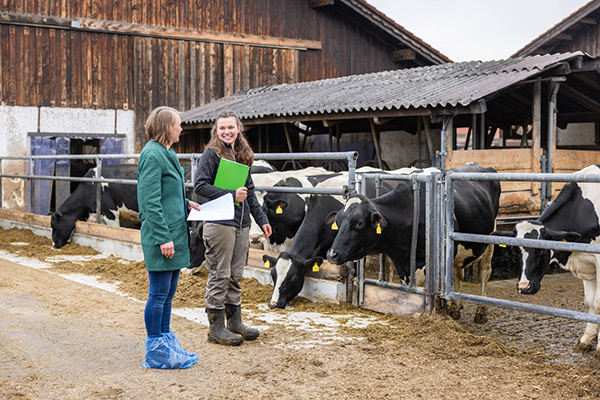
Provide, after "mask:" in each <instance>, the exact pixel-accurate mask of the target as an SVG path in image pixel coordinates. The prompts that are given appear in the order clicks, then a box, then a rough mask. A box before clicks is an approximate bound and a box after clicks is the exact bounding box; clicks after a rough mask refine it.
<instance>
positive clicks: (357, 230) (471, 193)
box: [327, 163, 500, 322]
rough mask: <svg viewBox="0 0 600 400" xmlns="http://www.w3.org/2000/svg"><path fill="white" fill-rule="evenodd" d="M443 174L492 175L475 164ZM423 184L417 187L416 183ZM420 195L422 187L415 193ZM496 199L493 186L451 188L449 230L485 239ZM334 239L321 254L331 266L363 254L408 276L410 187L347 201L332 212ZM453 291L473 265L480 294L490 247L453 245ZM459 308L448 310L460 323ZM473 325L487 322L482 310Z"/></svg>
mask: <svg viewBox="0 0 600 400" xmlns="http://www.w3.org/2000/svg"><path fill="white" fill-rule="evenodd" d="M449 171H457V172H487V173H489V172H496V171H495V170H494V169H492V168H483V167H480V166H479V165H477V164H475V163H470V164H466V165H463V166H461V167H458V168H453V169H450V170H449ZM421 185H423V184H421ZM421 189H422V190H421V193H424V192H425V190H424V188H421ZM424 197H425V196H421V202H422V204H421V206H420V215H419V230H418V232H419V233H418V239H417V252H416V267H417V268H421V267H423V266H425V204H424V201H425V200H424ZM499 198H500V183H499V182H497V181H456V182H455V183H454V218H455V226H454V228H455V231H457V232H461V233H474V234H486V235H487V234H490V233H491V232H492V231H493V230H494V227H495V220H496V215H497V214H498V206H499ZM335 221H336V224H337V226H338V227H339V231H338V233H337V236H336V238H335V240H334V242H333V244H332V246H331V248H330V249H329V251H328V252H327V259H328V260H329V261H330V262H333V263H336V264H343V263H345V262H347V261H351V260H357V259H360V258H363V257H365V256H367V255H369V254H374V253H385V254H386V255H388V256H389V257H390V258H391V260H392V262H393V263H394V266H395V267H396V270H397V272H398V275H399V277H400V278H401V279H403V280H406V279H408V277H409V276H410V247H411V246H410V245H411V233H412V225H413V190H412V183H411V182H406V181H401V182H400V184H399V185H398V186H397V187H396V188H395V189H394V190H393V191H392V192H390V193H387V194H385V195H383V196H380V197H377V198H375V199H372V200H369V199H368V198H366V197H364V196H361V195H357V196H354V197H351V198H350V199H349V200H348V201H347V202H346V204H345V206H344V208H343V209H342V210H341V211H339V212H338V213H337V215H336V216H335ZM454 251H455V255H456V256H455V258H454V272H455V287H456V289H457V290H458V291H460V283H461V281H462V278H463V276H464V268H465V267H468V266H470V265H471V264H473V263H474V262H478V265H479V279H480V293H481V294H482V295H486V292H487V281H488V279H489V277H490V275H491V259H492V252H493V245H487V244H482V243H470V242H455V249H454ZM461 307H462V306H461V305H460V303H452V304H451V305H450V313H451V315H452V317H453V318H455V319H457V318H460V308H461ZM475 321H476V322H486V321H487V309H486V308H485V306H479V307H478V309H477V311H476V315H475Z"/></svg>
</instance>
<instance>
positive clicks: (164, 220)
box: [137, 107, 200, 369]
mask: <svg viewBox="0 0 600 400" xmlns="http://www.w3.org/2000/svg"><path fill="white" fill-rule="evenodd" d="M145 128H146V135H147V136H148V139H149V141H148V143H147V144H146V146H144V149H143V150H142V152H141V154H140V159H139V163H138V185H137V194H138V205H139V211H140V213H139V215H138V218H139V220H140V221H141V222H142V227H141V239H142V240H141V241H142V250H143V251H144V262H145V264H146V270H148V278H149V280H150V289H149V291H148V301H147V303H146V308H145V310H144V321H145V324H146V333H147V334H148V337H147V339H146V341H145V346H146V359H145V362H144V363H143V364H142V366H143V367H145V368H167V369H176V368H188V367H190V366H192V365H193V364H195V363H196V361H198V355H197V354H196V353H191V352H188V351H185V350H183V348H182V347H181V345H180V344H179V341H178V340H177V337H176V336H175V334H174V333H173V332H172V331H171V328H170V322H171V306H172V301H173V296H174V294H175V290H176V289H177V283H178V281H179V270H180V269H181V268H184V267H187V266H189V265H190V251H189V232H188V226H187V221H186V217H187V212H188V209H191V208H195V209H197V210H199V209H200V206H199V205H198V203H196V202H193V201H189V200H187V199H186V198H185V180H184V176H183V170H182V168H181V165H180V164H179V160H178V159H177V155H176V154H175V150H173V149H172V148H171V145H172V144H173V143H176V142H178V141H179V135H180V134H181V118H180V117H179V113H178V112H177V110H175V109H173V108H170V107H158V108H156V109H154V110H153V111H152V112H151V113H150V115H149V116H148V119H147V121H146V125H145Z"/></svg>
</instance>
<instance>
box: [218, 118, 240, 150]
mask: <svg viewBox="0 0 600 400" xmlns="http://www.w3.org/2000/svg"><path fill="white" fill-rule="evenodd" d="M239 132H240V128H239V127H238V125H237V121H236V118H235V117H226V118H219V119H218V120H217V136H218V137H219V139H221V141H222V142H224V143H227V144H229V145H233V143H235V140H236V139H237V137H238V133H239Z"/></svg>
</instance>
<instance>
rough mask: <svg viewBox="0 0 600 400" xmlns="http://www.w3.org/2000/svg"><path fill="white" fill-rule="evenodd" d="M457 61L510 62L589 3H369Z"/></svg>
mask: <svg viewBox="0 0 600 400" xmlns="http://www.w3.org/2000/svg"><path fill="white" fill-rule="evenodd" d="M367 2H368V3H369V4H371V5H372V6H374V7H375V8H377V9H378V10H379V11H381V12H383V13H384V14H386V15H387V16H388V17H389V18H391V19H393V20H394V21H395V22H396V23H397V24H398V25H401V26H402V27H404V28H405V29H407V30H409V31H410V32H412V33H413V34H414V35H416V36H417V37H418V38H419V39H421V40H423V41H424V42H425V43H427V44H429V45H430V46H431V47H433V48H434V49H436V50H437V51H439V52H440V53H442V54H443V55H445V56H446V57H448V58H450V59H451V60H452V61H473V60H481V61H489V60H499V59H505V58H509V57H510V56H511V55H513V54H514V53H516V52H517V51H518V50H520V49H521V48H523V47H524V46H525V45H527V44H529V43H530V42H531V41H532V40H534V39H536V38H537V37H538V36H540V35H541V34H543V33H544V32H546V31H547V30H548V29H550V28H552V27H553V26H554V25H556V24H557V23H558V22H560V21H562V20H563V19H565V18H566V17H568V16H569V15H571V14H572V13H573V12H574V11H577V10H578V9H579V8H581V7H582V6H584V5H585V4H587V3H588V2H589V0H367Z"/></svg>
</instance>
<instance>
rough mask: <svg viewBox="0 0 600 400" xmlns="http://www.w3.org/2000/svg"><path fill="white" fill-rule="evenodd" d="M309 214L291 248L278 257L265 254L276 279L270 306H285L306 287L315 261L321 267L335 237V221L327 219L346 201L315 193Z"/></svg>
mask: <svg viewBox="0 0 600 400" xmlns="http://www.w3.org/2000/svg"><path fill="white" fill-rule="evenodd" d="M307 204H308V207H307V210H306V215H305V217H304V219H303V220H302V223H301V225H300V227H299V229H298V232H297V233H296V239H295V240H294V241H293V243H292V245H291V247H290V248H289V250H288V251H286V252H282V253H281V254H279V256H278V257H277V258H275V257H271V256H268V255H266V254H265V255H263V261H264V262H265V263H267V262H268V263H269V266H270V268H271V277H272V278H273V284H274V288H273V295H272V296H271V299H270V300H269V303H268V305H269V307H270V308H285V306H286V305H287V303H288V302H289V301H290V300H292V299H293V298H294V297H296V295H297V294H298V293H300V291H301V290H302V287H303V286H304V276H305V275H306V273H307V272H308V271H309V269H310V268H312V267H313V266H314V265H315V264H316V265H317V266H320V265H321V263H322V262H323V258H324V257H325V255H326V253H327V250H328V249H329V246H330V245H331V243H333V239H334V237H335V234H336V231H334V230H332V229H331V223H332V222H333V220H332V221H329V222H326V221H325V218H326V217H327V215H328V214H330V213H331V212H332V211H337V210H339V209H340V208H342V206H343V203H342V202H341V201H339V200H338V199H336V198H334V196H329V195H312V196H310V197H309V198H308V201H307Z"/></svg>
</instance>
